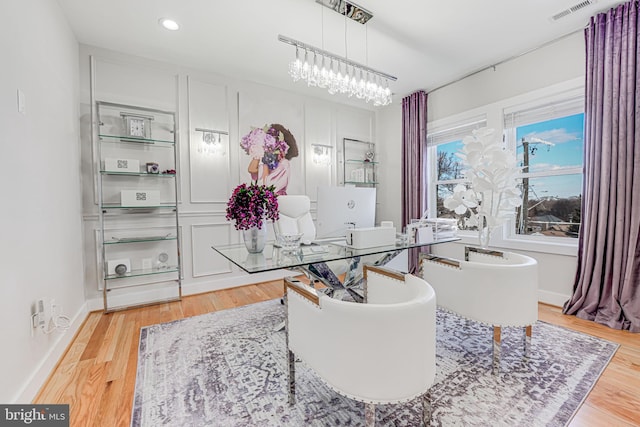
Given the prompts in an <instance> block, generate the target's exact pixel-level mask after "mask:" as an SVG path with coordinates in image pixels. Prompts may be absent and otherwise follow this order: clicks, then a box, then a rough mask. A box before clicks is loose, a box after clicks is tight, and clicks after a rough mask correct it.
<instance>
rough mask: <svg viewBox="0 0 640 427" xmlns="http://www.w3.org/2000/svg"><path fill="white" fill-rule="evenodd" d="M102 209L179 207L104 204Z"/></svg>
mask: <svg viewBox="0 0 640 427" xmlns="http://www.w3.org/2000/svg"><path fill="white" fill-rule="evenodd" d="M101 207H102V209H146V210H149V209H175V208H176V207H177V206H176V205H175V204H173V205H153V206H122V205H120V204H117V203H108V204H103V205H102V206H101Z"/></svg>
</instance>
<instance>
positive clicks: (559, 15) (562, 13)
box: [551, 0, 597, 21]
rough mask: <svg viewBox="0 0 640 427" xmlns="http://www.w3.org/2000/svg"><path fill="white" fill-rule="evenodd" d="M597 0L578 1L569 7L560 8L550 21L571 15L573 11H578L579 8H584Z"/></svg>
mask: <svg viewBox="0 0 640 427" xmlns="http://www.w3.org/2000/svg"><path fill="white" fill-rule="evenodd" d="M596 1H597V0H584V1H581V2H580V3H577V4H574V5H573V6H571V7H568V8H566V9H565V10H562V11H560V12H558V13H556V14H555V15H553V16H552V17H551V20H552V21H557V20H558V19H561V18H564V17H565V16H568V15H571V14H572V13H574V12H577V11H579V10H580V9H584V8H585V7H587V6H590V5H592V4H594V3H595V2H596Z"/></svg>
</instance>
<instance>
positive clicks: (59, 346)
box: [12, 302, 89, 403]
mask: <svg viewBox="0 0 640 427" xmlns="http://www.w3.org/2000/svg"><path fill="white" fill-rule="evenodd" d="M88 313H89V310H88V309H87V303H86V302H85V303H84V304H83V305H82V306H81V307H80V309H79V310H78V311H77V312H76V314H75V315H74V316H73V317H72V318H71V322H70V324H69V329H67V330H66V331H62V332H57V331H56V332H53V333H52V334H57V335H58V337H57V339H56V341H55V342H54V343H53V345H52V346H51V347H50V348H49V351H48V352H47V353H46V354H45V356H44V357H43V358H42V361H41V362H40V363H39V364H38V366H37V367H36V368H35V369H34V371H33V373H32V374H31V376H30V377H29V378H28V379H27V380H26V381H25V384H24V386H23V387H22V389H21V390H20V391H18V393H17V394H16V397H15V399H14V401H13V402H12V403H27V402H32V401H33V399H35V397H36V396H37V395H38V392H39V391H40V389H41V388H42V386H43V385H44V384H45V382H46V381H47V380H48V379H49V375H51V373H52V372H53V370H54V368H55V367H56V365H57V364H58V361H59V360H60V359H61V358H62V356H63V355H64V353H65V351H67V348H68V347H69V345H70V344H71V343H72V341H73V339H74V337H75V336H76V333H77V332H78V331H79V330H80V327H81V326H82V324H83V323H84V320H85V319H86V317H87V314H88Z"/></svg>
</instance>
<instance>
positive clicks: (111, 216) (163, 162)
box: [93, 101, 182, 312]
mask: <svg viewBox="0 0 640 427" xmlns="http://www.w3.org/2000/svg"><path fill="white" fill-rule="evenodd" d="M94 114H95V126H94V129H95V132H94V133H93V141H94V161H95V170H96V171H97V172H96V183H97V204H98V207H99V212H100V230H99V233H98V236H97V238H98V241H99V252H100V255H99V261H100V262H99V266H100V268H101V270H102V271H101V276H102V278H103V280H102V293H103V300H104V309H105V311H106V312H109V311H115V310H119V309H124V308H128V307H131V306H137V305H147V304H153V303H160V302H166V301H173V300H179V299H180V298H181V297H182V282H181V273H180V272H181V260H180V233H179V224H178V201H177V194H178V184H177V179H176V170H175V169H176V164H177V162H176V158H177V151H176V140H175V135H176V129H175V114H174V113H173V112H171V111H162V110H157V109H153V108H145V107H138V106H132V105H123V104H116V103H110V102H102V101H97V102H96V105H95V113H94ZM141 289H144V292H141V291H140V290H141ZM116 293H117V294H118V296H115V295H114V294H116ZM135 295H138V296H139V295H145V297H143V298H142V299H140V297H138V298H137V299H136V297H134V296H135ZM148 295H154V298H148V297H147V296H148ZM114 301H115V302H114ZM118 301H128V302H127V303H125V304H121V303H119V302H118ZM130 301H135V302H133V303H132V302H130Z"/></svg>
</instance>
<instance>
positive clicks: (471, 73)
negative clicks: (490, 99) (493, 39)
mask: <svg viewBox="0 0 640 427" xmlns="http://www.w3.org/2000/svg"><path fill="white" fill-rule="evenodd" d="M586 28H588V27H582V28H579V29H577V30H574V31H571V32H570V33H567V34H565V35H562V36H560V37H558V38H555V39H553V40H550V41H548V42H546V43H543V44H541V45H539V46H536V47H534V48H531V49H529V50H526V51H524V52H522V53H519V54H517V55H514V56H510V57H509V58H506V59H503V60H502V61H499V62H496V63H495V64H492V65H488V66H486V67H484V68H480V69H479V70H476V71H472V72H470V73H469V74H465V75H464V76H462V77H459V78H457V79H455V80H452V81H450V82H449V83H445V84H443V85H440V86H438V87H436V88H435V89H431V90H430V91H429V92H427V93H433V92H435V91H437V90H440V89H442V88H445V87H447V86H451V85H452V84H454V83H458V82H459V81H462V80H464V79H466V78H467V77H471V76H475V75H476V74H478V73H481V72H483V71H486V70H489V69H491V68H493V69H494V70H495V68H496V67H497V66H498V65H502V64H504V63H506V62H509V61H512V60H514V59H518V58H520V57H521V56H524V55H526V54H529V53H531V52H535V51H536V50H538V49H542V48H543V47H547V46H549V45H552V44H554V43H556V42H559V41H560V40H563V39H566V38H567V37H569V36H572V35H574V34H576V33H579V32H581V31H584V30H585V29H586Z"/></svg>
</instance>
